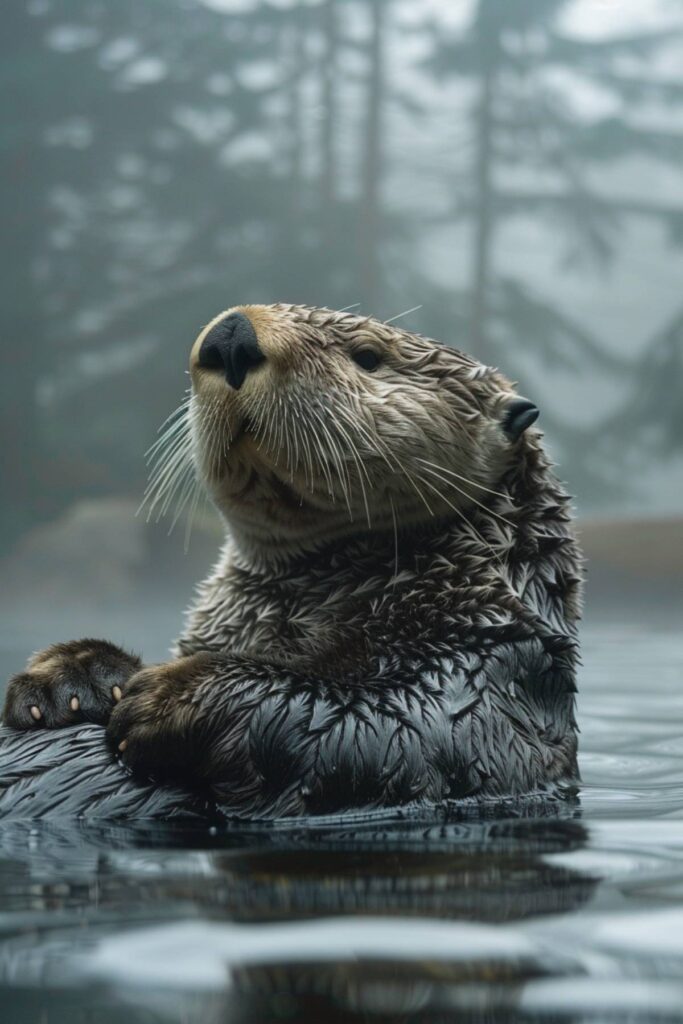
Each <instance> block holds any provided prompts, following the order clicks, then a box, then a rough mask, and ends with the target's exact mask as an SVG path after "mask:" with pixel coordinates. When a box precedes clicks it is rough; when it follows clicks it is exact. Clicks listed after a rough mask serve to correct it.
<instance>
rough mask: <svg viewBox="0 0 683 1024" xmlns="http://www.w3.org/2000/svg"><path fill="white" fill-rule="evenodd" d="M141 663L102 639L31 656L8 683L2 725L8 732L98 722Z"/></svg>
mask: <svg viewBox="0 0 683 1024" xmlns="http://www.w3.org/2000/svg"><path fill="white" fill-rule="evenodd" d="M141 665H142V662H141V661H140V659H139V658H138V657H136V656H135V655H133V654H127V653H126V651H122V650H121V648H120V647H116V646H115V645H114V644H110V643H108V642H107V641H106V640H72V641H70V642H69V643H64V644H53V645H52V646H51V647H48V648H47V649H46V650H44V651H40V652H39V653H38V654H34V655H33V657H32V658H31V660H30V661H29V663H28V665H27V666H26V669H25V671H24V672H20V673H19V674H18V675H16V676H14V677H13V678H12V679H10V681H9V684H8V687H7V695H6V697H5V707H4V711H3V721H4V723H5V725H9V726H11V727H12V728H13V729H35V728H37V727H41V726H42V727H46V728H48V729H56V728H58V727H59V726H64V725H73V724H75V723H76V722H83V721H85V722H96V723H98V724H103V723H105V722H106V721H107V720H108V719H109V715H110V714H111V709H112V708H113V707H114V705H115V704H116V703H117V702H118V701H119V700H121V697H122V695H123V688H124V686H125V684H126V683H127V682H128V680H129V679H130V677H131V676H132V675H133V674H134V673H135V672H137V671H139V669H140V667H141Z"/></svg>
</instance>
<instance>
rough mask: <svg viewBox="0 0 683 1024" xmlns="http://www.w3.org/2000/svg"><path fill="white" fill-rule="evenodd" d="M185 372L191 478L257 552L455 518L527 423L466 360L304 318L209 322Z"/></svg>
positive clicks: (371, 331) (376, 324)
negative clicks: (260, 546) (194, 475)
mask: <svg viewBox="0 0 683 1024" xmlns="http://www.w3.org/2000/svg"><path fill="white" fill-rule="evenodd" d="M190 373H191V377H192V399H191V404H190V421H191V429H192V440H193V454H194V461H195V466H196V469H197V471H198V474H199V476H200V478H201V479H202V480H203V482H204V484H205V485H206V487H207V488H208V490H209V493H210V494H211V496H212V498H213V500H214V501H215V502H216V504H217V505H218V507H219V509H220V510H221V511H222V513H223V514H224V516H225V517H226V519H227V520H228V521H229V522H230V523H231V525H232V526H233V527H235V528H236V529H237V530H238V531H239V532H240V533H242V534H243V535H247V536H249V537H251V538H252V539H253V540H255V541H257V542H261V543H266V542H268V541H276V542H278V543H281V542H283V541H284V542H286V541H292V542H294V543H304V542H307V541H312V542H315V541H316V540H318V539H319V538H322V537H330V536H335V535H337V534H341V533H345V532H346V533H348V532H353V531H357V530H364V529H381V530H385V529H389V530H391V529H394V528H395V527H396V525H397V524H398V525H399V526H405V525H410V524H416V523H421V522H426V521H429V520H431V519H433V518H434V517H440V518H442V517H447V516H454V515H456V516H457V515H462V514H463V511H464V510H465V509H466V508H467V507H468V506H470V505H472V504H477V503H480V504H483V503H485V502H486V499H487V496H488V495H489V491H490V490H491V489H492V488H494V487H495V484H496V482H497V481H498V480H499V478H500V477H501V475H502V473H503V472H504V471H505V469H506V468H507V467H508V466H509V464H510V460H511V457H512V454H513V452H514V449H515V444H516V441H517V438H518V436H519V434H520V433H521V431H522V430H523V429H525V428H526V426H528V425H529V424H530V423H531V422H533V419H535V415H537V412H536V411H535V408H534V407H533V406H532V405H531V403H529V402H526V401H525V400H523V399H519V398H516V396H515V394H514V392H513V389H512V386H511V385H510V383H509V382H508V381H506V380H505V378H504V377H502V376H501V375H500V374H499V373H497V372H496V371H494V370H491V369H490V368H488V367H485V366H483V365H482V364H480V363H478V362H477V361H476V360H474V359H472V358H470V357H469V356H466V355H463V354H462V353H460V352H458V351H456V350H454V349H451V348H447V347H446V346H443V345H439V344H436V343H435V342H433V341H430V340H428V339H426V338H423V337H420V336H419V335H415V334H410V333H409V332H407V331H403V330H400V329H397V328H395V327H393V326H390V325H388V324H384V323H382V322H380V321H377V320H373V319H372V318H369V317H362V316H358V315H356V314H353V313H337V312H333V311H331V310H328V309H315V308H309V307H305V306H287V305H272V306H255V305H251V306H235V307H233V308H232V309H229V310H226V311H224V312H222V313H220V314H219V315H218V316H217V317H215V319H214V320H212V321H211V323H209V324H208V325H207V326H206V327H205V328H204V330H203V331H202V332H201V333H200V335H199V337H198V338H197V340H196V342H195V344H194V346H193V348H192V352H191V356H190Z"/></svg>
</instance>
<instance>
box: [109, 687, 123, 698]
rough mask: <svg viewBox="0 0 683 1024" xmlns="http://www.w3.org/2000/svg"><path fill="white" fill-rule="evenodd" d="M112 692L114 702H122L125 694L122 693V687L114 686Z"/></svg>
mask: <svg viewBox="0 0 683 1024" xmlns="http://www.w3.org/2000/svg"><path fill="white" fill-rule="evenodd" d="M111 692H112V696H113V698H114V700H121V697H122V696H123V693H122V692H121V687H120V686H112V688H111Z"/></svg>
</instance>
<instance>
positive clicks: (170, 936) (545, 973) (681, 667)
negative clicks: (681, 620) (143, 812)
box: [0, 624, 683, 1024]
mask: <svg viewBox="0 0 683 1024" xmlns="http://www.w3.org/2000/svg"><path fill="white" fill-rule="evenodd" d="M584 663H585V664H584V668H583V671H582V677H581V693H580V716H579V718H580V725H581V770H582V775H583V783H582V788H581V794H580V803H579V804H577V805H576V806H567V807H566V808H563V809H562V810H561V811H560V812H558V811H557V810H555V811H554V812H552V813H550V814H548V813H543V808H541V807H539V808H535V809H534V810H532V812H531V813H530V814H529V815H528V816H525V817H514V816H511V815H510V814H505V815H504V816H502V817H488V818H485V819H482V818H468V819H467V820H463V821H457V822H450V823H445V822H435V821H431V822H429V821H412V820H404V821H401V820H398V821H385V822H382V823H380V824H379V825H377V824H375V825H373V826H369V825H354V824H350V825H345V826H342V825H339V824H323V825H319V826H317V827H315V828H312V829H305V828H303V827H302V828H297V829H294V830H287V831H285V830H282V829H272V828H271V829H261V830H259V829H255V828H253V829H251V830H249V829H245V828H244V827H242V828H240V829H231V828H225V829H220V830H216V829H211V830H209V829H204V828H198V827H194V826H193V827H183V828H180V827H177V826H174V827H173V828H171V827H166V826H162V825H146V824H132V823H131V824H126V823H118V824H112V825H102V824H99V825H96V826H95V825H93V826H88V825H86V824H81V825H68V824H60V823H49V824H48V823H42V824H41V823H36V824H30V823H22V824H17V823H13V824H11V825H10V824H7V825H5V826H0V906H1V908H2V909H1V913H0V927H1V929H2V936H1V938H0V997H1V1000H2V1005H3V1007H4V1013H3V1018H2V1019H3V1020H4V1021H9V1022H10V1024H20V1022H21V1024H24V1022H33V1021H41V1022H46V1024H62V1022H67V1021H68V1022H70V1024H71V1022H74V1021H76V1022H80V1021H83V1022H86V1021H87V1022H91V1021H97V1022H99V1021H102V1022H107V1024H109V1022H117V1024H118V1022H119V1021H125V1022H126V1024H138V1022H139V1024H143V1022H144V1024H146V1022H148V1021H154V1022H163V1024H166V1022H169V1024H170V1022H185V1021H201V1022H202V1024H203V1022H207V1024H212V1022H214V1021H216V1022H218V1021H221V1022H227V1021H255V1022H266V1021H276V1020H277V1021H282V1020H291V1021H294V1020H307V1021H325V1022H326V1021H347V1020H348V1021H356V1020H357V1021H361V1020H362V1021H375V1020H376V1021H378V1022H381V1021H430V1022H433V1021H442V1020H444V1021H445V1020H454V1019H457V1020H467V1021H469V1020H471V1021H499V1020H500V1021H509V1020H515V1021H527V1020H529V1021H541V1020H543V1021H545V1020H553V1021H555V1020H559V1021H564V1020H572V1021H582V1022H583V1021H605V1020H617V1019H618V1020H629V1021H650V1020H676V1021H678V1020H683V757H682V756H681V755H682V753H683V742H682V739H681V722H683V689H682V688H681V686H680V682H681V679H682V678H683V645H682V644H681V641H680V637H679V635H678V634H677V632H676V631H675V629H673V628H668V627H667V628H663V629H662V628H657V626H656V624H655V625H643V626H641V627H638V626H637V625H634V626H625V625H618V624H615V625H609V624H606V625H602V626H601V627H600V628H599V629H598V628H597V627H595V628H593V629H592V630H591V629H587V630H584Z"/></svg>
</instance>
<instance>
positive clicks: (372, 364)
mask: <svg viewBox="0 0 683 1024" xmlns="http://www.w3.org/2000/svg"><path fill="white" fill-rule="evenodd" d="M351 358H352V359H353V361H354V363H357V364H358V365H359V366H360V367H362V369H364V370H367V371H368V372H369V373H372V371H373V370H376V369H377V367H378V366H379V364H380V363H381V362H382V360H381V359H380V357H379V356H378V355H377V353H376V352H375V351H374V349H371V348H358V349H356V351H355V352H352V353H351Z"/></svg>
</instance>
